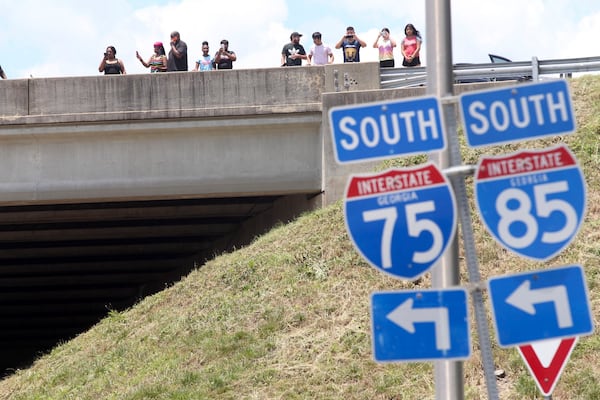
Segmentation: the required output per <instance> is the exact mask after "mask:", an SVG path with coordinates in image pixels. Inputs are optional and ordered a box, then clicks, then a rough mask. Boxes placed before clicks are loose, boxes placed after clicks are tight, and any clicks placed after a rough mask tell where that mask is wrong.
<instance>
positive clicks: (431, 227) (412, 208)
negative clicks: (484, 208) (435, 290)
mask: <svg viewBox="0 0 600 400" xmlns="http://www.w3.org/2000/svg"><path fill="white" fill-rule="evenodd" d="M455 204H456V202H455V199H454V192H453V191H452V189H451V187H450V184H449V182H448V181H447V180H446V177H445V176H444V175H443V174H442V173H441V171H440V170H439V169H438V168H437V167H436V166H435V164H433V163H427V164H424V165H422V166H418V167H413V168H404V169H390V170H387V171H384V172H382V173H380V174H362V175H354V176H351V177H350V180H349V182H348V186H347V188H346V198H345V202H344V217H345V222H346V227H347V229H348V233H349V236H350V239H351V240H352V243H353V244H354V246H355V247H356V249H357V250H358V251H359V252H360V254H361V255H362V256H363V257H364V258H365V259H366V260H367V262H369V264H371V265H372V266H374V267H375V268H377V269H379V270H380V271H383V272H385V273H388V274H390V275H393V276H395V277H398V278H405V279H416V278H418V277H419V276H420V275H422V274H424V273H425V272H426V271H427V270H429V269H430V268H431V267H432V266H433V265H434V264H435V263H436V262H437V260H438V259H439V258H440V257H441V256H442V254H443V253H444V251H445V250H446V248H447V247H448V244H449V243H450V242H451V240H452V238H453V236H454V232H455V230H456V211H455Z"/></svg>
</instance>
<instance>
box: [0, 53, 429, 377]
mask: <svg viewBox="0 0 600 400" xmlns="http://www.w3.org/2000/svg"><path fill="white" fill-rule="evenodd" d="M422 92H423V89H422V88H420V89H397V90H380V75H379V65H378V63H361V64H344V65H331V66H326V67H310V68H308V67H307V68H278V69H255V70H231V71H213V72H210V73H194V72H186V73H166V74H148V75H128V76H93V77H72V78H45V79H27V80H7V81H0V354H2V357H0V360H2V361H1V362H0V371H2V370H3V369H5V368H14V367H18V366H21V365H24V364H26V363H27V362H29V361H30V360H31V358H32V357H33V356H34V355H35V354H36V352H38V351H40V350H42V351H43V350H46V349H49V348H51V347H53V346H54V345H55V344H56V343H57V342H58V341H60V340H65V339H68V338H70V337H72V336H74V335H76V334H78V333H80V332H82V331H84V330H85V329H87V328H88V327H90V326H91V325H93V324H94V323H95V322H97V321H98V320H99V319H100V318H102V317H103V316H104V315H106V313H107V312H108V310H109V309H111V308H112V309H123V308H126V307H128V306H131V305H132V304H134V303H135V302H136V301H137V300H138V299H140V298H141V297H143V296H146V295H149V294H152V293H155V292H156V291H158V290H160V289H161V288H164V286H165V285H166V284H169V283H171V282H173V281H176V280H177V279H179V278H180V277H181V276H182V275H184V274H186V273H187V272H189V271H190V269H191V268H193V267H194V266H195V265H198V264H201V263H202V262H204V261H205V260H206V259H207V258H210V257H212V256H213V255H214V254H215V253H219V252H221V251H223V250H227V249H229V248H231V247H232V246H237V245H242V244H245V243H248V242H249V240H251V239H252V238H253V237H254V236H255V235H257V234H260V233H262V232H264V231H265V230H266V229H268V228H269V227H271V226H272V225H273V224H275V223H276V222H278V221H284V222H285V221H288V220H289V219H291V218H293V217H294V216H296V215H298V214H299V213H301V212H302V211H305V210H308V209H312V208H315V207H320V206H322V205H323V204H327V203H330V202H332V201H335V200H337V199H339V198H340V197H341V195H342V192H343V188H344V186H345V183H346V179H347V175H348V173H350V172H353V171H355V170H366V169H368V168H371V167H372V166H371V165H368V164H361V165H354V166H351V167H340V166H337V165H336V164H335V161H334V159H333V149H332V146H331V142H330V141H329V127H328V126H327V118H326V116H327V110H328V109H329V108H331V107H332V106H335V105H340V104H350V103H358V102H366V101H377V100H384V99H392V98H398V97H405V96H411V95H415V94H421V93H422Z"/></svg>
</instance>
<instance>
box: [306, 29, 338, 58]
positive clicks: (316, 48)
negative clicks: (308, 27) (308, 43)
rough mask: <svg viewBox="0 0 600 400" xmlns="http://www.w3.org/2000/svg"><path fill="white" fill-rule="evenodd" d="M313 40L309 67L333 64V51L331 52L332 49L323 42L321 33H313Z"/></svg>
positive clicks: (309, 55)
mask: <svg viewBox="0 0 600 400" xmlns="http://www.w3.org/2000/svg"><path fill="white" fill-rule="evenodd" d="M312 38H313V43H314V45H313V46H312V47H311V48H310V51H309V52H308V63H307V65H311V64H312V65H325V64H333V59H334V57H333V51H331V47H329V46H327V45H326V44H323V42H322V41H321V32H315V33H313V34H312Z"/></svg>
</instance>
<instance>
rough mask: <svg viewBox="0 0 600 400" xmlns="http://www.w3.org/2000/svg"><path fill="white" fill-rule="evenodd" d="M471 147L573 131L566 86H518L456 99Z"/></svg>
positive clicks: (557, 82) (554, 83) (561, 82)
mask: <svg viewBox="0 0 600 400" xmlns="http://www.w3.org/2000/svg"><path fill="white" fill-rule="evenodd" d="M460 106H461V107H460V108H461V114H462V120H463V124H464V129H465V135H466V138H467V144H468V145H469V146H471V147H479V146H485V145H491V144H498V143H506V142H515V141H520V140H526V139H531V138H538V137H543V136H550V135H559V134H563V133H571V132H574V131H575V117H574V113H573V106H572V104H571V94H570V92H569V86H568V85H567V82H566V81H564V80H555V81H550V82H543V83H532V84H520V85H517V86H512V87H509V88H503V89H492V90H484V91H478V92H469V93H465V94H463V95H461V96H460Z"/></svg>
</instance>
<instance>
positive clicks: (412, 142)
mask: <svg viewBox="0 0 600 400" xmlns="http://www.w3.org/2000/svg"><path fill="white" fill-rule="evenodd" d="M329 125H330V127H331V133H332V137H333V148H334V153H335V159H336V161H337V162H338V163H340V164H344V163H351V162H358V161H364V160H375V159H384V158H392V157H398V156H401V155H408V154H420V153H427V152H430V151H440V150H443V149H445V148H446V137H445V134H444V125H443V124H442V118H441V112H440V103H439V101H438V99H437V98H435V97H423V98H416V99H411V100H394V101H386V102H378V103H366V104H357V105H351V106H342V107H334V108H332V109H331V110H330V111H329Z"/></svg>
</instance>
